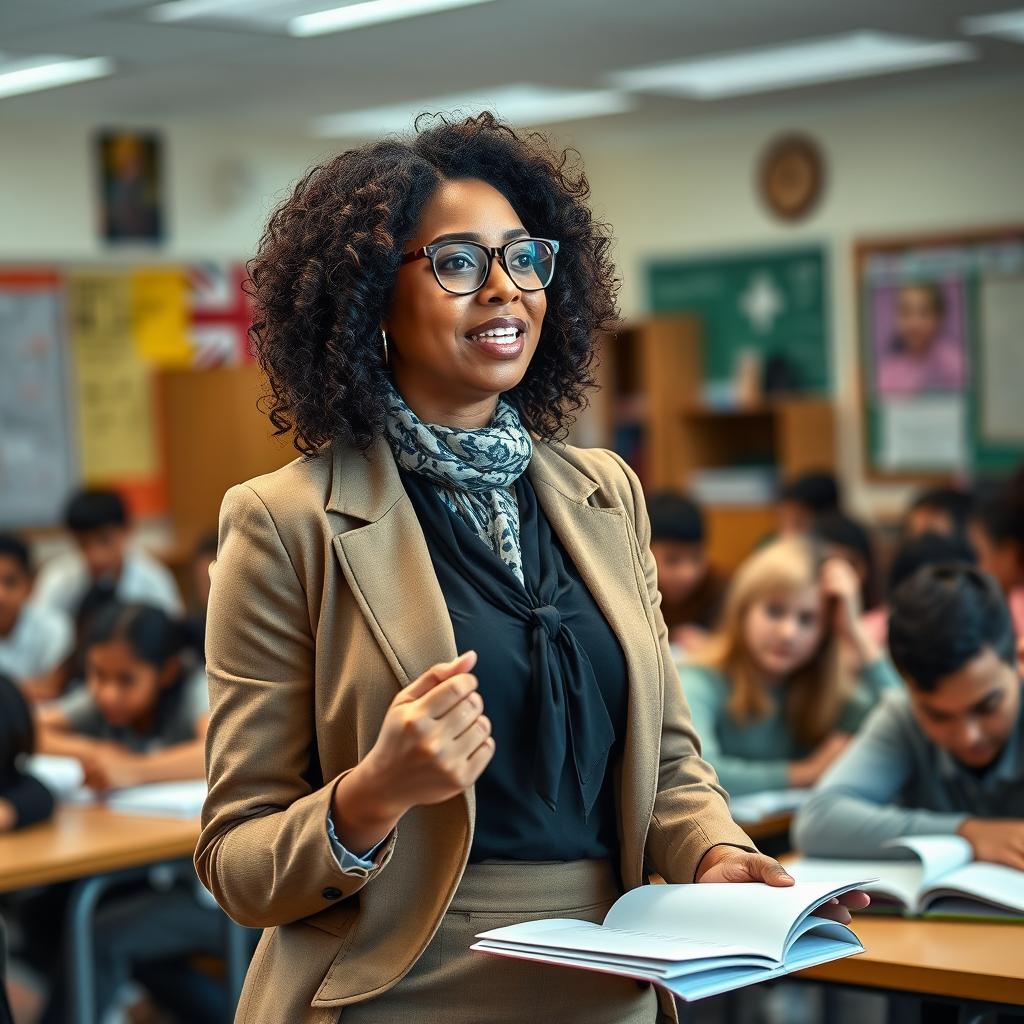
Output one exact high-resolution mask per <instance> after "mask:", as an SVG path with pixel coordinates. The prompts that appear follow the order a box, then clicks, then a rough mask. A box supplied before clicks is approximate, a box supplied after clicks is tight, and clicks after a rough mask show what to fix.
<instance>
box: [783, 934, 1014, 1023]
mask: <svg viewBox="0 0 1024 1024" xmlns="http://www.w3.org/2000/svg"><path fill="white" fill-rule="evenodd" d="M853 930H854V931H855V932H856V933H857V936H858V938H859V939H860V940H861V942H863V943H864V946H865V949H866V952H864V953H861V954H859V955H858V956H851V957H847V958H846V959H844V960H836V961H834V962H832V963H830V964H822V965H821V966H819V967H811V968H809V969H808V970H806V971H802V972H801V973H800V974H799V975H798V977H801V978H812V979H815V980H818V981H829V982H835V983H837V984H847V985H865V986H870V987H872V988H886V989H895V990H898V991H900V992H916V993H921V994H926V995H933V996H949V997H951V998H954V999H970V1000H980V1001H985V1002H994V1003H1003V1004H1006V1005H1010V1006H1024V925H1020V924H985V923H977V922H974V921H927V920H904V919H902V918H889V917H871V916H870V915H868V914H857V915H855V917H854V922H853Z"/></svg>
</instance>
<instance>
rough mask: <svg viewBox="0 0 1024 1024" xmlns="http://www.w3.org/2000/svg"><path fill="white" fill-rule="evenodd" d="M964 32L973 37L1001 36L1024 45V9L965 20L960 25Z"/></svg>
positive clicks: (980, 15) (982, 15)
mask: <svg viewBox="0 0 1024 1024" xmlns="http://www.w3.org/2000/svg"><path fill="white" fill-rule="evenodd" d="M960 24H961V25H962V26H963V30H964V31H965V32H966V33H967V34H968V35H972V36H1000V37H1002V38H1003V39H1012V40H1013V41H1014V42H1016V43H1024V9H1018V10H1016V11H1000V13H999V14H979V15H978V16H977V17H973V18H964V19H963V21H962V22H961V23H960Z"/></svg>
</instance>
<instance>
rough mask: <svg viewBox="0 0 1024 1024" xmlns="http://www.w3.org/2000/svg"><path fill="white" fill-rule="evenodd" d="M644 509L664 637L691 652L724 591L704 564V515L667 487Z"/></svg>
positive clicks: (722, 583)
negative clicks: (649, 526)
mask: <svg viewBox="0 0 1024 1024" xmlns="http://www.w3.org/2000/svg"><path fill="white" fill-rule="evenodd" d="M647 513H648V515H649V516H650V519H651V552H652V554H653V555H654V560H655V562H656V563H657V566H658V590H659V591H660V592H661V613H662V615H663V616H664V617H665V625H666V626H668V630H669V639H670V640H671V641H672V643H673V644H674V645H675V646H676V647H677V648H679V649H681V650H693V649H694V648H695V647H697V646H699V645H700V644H701V643H702V642H703V641H704V640H705V639H706V638H707V633H708V631H709V630H710V629H712V627H714V625H715V624H716V622H717V619H718V613H719V611H720V610H721V605H722V598H723V597H724V592H725V581H724V580H723V579H722V578H721V577H720V576H719V575H718V574H717V573H716V572H715V571H714V569H712V567H711V565H710V564H709V563H708V555H707V548H706V546H705V532H704V515H703V513H702V512H701V509H700V506H699V505H698V504H697V503H696V502H694V501H691V500H690V499H689V498H687V497H684V496H683V495H682V494H676V493H674V492H672V491H662V492H661V493H660V494H654V495H652V496H651V497H650V498H649V499H648V501H647Z"/></svg>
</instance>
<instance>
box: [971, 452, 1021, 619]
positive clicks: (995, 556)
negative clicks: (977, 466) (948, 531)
mask: <svg viewBox="0 0 1024 1024" xmlns="http://www.w3.org/2000/svg"><path fill="white" fill-rule="evenodd" d="M970 532H971V542H972V543H973V544H974V547H975V550H976V551H977V552H978V561H979V563H980V564H981V567H982V569H984V570H985V572H987V573H989V574H990V575H992V576H994V577H995V579H996V581H997V582H998V583H999V586H1000V587H1002V589H1003V593H1004V594H1005V595H1006V600H1007V603H1008V604H1009V606H1010V616H1011V618H1012V619H1013V624H1014V628H1015V629H1016V631H1017V635H1018V636H1020V637H1024V466H1022V467H1020V468H1019V469H1018V470H1017V472H1016V473H1014V475H1013V476H1012V477H1011V478H1010V479H1009V480H1008V481H1007V482H1006V483H1004V484H1003V485H1002V486H1001V487H998V488H997V489H996V490H995V491H994V492H993V493H992V494H990V495H989V496H988V497H986V498H985V499H983V500H982V501H980V502H979V503H978V506H977V508H976V509H975V510H974V515H973V518H972V520H971V528H970Z"/></svg>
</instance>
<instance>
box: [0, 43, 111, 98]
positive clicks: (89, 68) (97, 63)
mask: <svg viewBox="0 0 1024 1024" xmlns="http://www.w3.org/2000/svg"><path fill="white" fill-rule="evenodd" d="M113 70H114V64H113V61H111V60H110V59H109V58H107V57H82V58H79V57H56V56H52V55H47V56H45V57H24V58H21V57H19V58H12V57H6V58H4V56H3V55H2V54H0V99H2V98H3V97H5V96H18V95H20V94H22V93H26V92H38V91H40V90H42V89H55V88H57V86H59V85H71V84H72V83H74V82H87V81H89V80H90V79H93V78H102V77H103V76H104V75H109V74H110V73H111V72H112V71H113Z"/></svg>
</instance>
